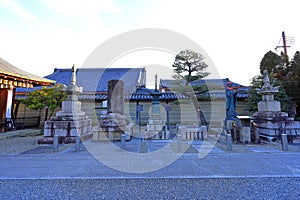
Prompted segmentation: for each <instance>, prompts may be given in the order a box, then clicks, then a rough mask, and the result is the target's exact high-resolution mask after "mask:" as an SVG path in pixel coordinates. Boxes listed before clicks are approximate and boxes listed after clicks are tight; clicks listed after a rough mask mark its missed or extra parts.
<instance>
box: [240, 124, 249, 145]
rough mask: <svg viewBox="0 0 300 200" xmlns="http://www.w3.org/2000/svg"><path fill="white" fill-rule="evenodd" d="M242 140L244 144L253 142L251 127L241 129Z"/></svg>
mask: <svg viewBox="0 0 300 200" xmlns="http://www.w3.org/2000/svg"><path fill="white" fill-rule="evenodd" d="M240 142H241V143H243V144H250V143H251V135H250V127H242V129H240Z"/></svg>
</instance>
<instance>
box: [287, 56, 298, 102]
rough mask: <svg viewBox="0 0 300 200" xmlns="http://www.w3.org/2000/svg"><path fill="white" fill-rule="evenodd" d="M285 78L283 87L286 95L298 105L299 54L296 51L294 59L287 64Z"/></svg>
mask: <svg viewBox="0 0 300 200" xmlns="http://www.w3.org/2000/svg"><path fill="white" fill-rule="evenodd" d="M286 74H287V75H286V77H285V78H284V79H283V85H284V87H285V88H286V91H287V93H288V95H289V96H290V97H291V98H292V99H293V100H294V101H296V102H298V103H300V95H299V94H300V53H299V51H297V52H296V53H295V55H294V58H293V59H292V60H291V61H290V62H289V65H288V67H287V69H286Z"/></svg>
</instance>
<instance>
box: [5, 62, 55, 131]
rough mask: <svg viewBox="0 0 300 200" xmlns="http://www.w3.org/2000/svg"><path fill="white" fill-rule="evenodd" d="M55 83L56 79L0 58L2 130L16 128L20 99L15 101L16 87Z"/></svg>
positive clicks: (25, 87) (26, 87)
mask: <svg viewBox="0 0 300 200" xmlns="http://www.w3.org/2000/svg"><path fill="white" fill-rule="evenodd" d="M54 83H55V81H52V80H50V79H47V78H42V77H39V76H36V75H33V74H30V73H28V72H25V71H23V70H21V69H19V68H17V67H15V66H13V65H12V64H10V63H8V62H7V61H5V60H3V59H2V58H0V102H1V103H0V123H1V126H0V131H1V132H5V131H7V130H10V129H14V128H15V124H14V119H15V118H16V115H17V110H18V106H19V104H18V101H14V99H15V92H16V88H23V89H25V90H26V89H28V88H33V87H36V86H50V85H52V84H54Z"/></svg>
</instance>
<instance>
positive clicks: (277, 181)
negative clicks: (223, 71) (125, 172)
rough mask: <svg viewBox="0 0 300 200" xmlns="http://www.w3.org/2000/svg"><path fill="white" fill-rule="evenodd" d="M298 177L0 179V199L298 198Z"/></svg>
mask: <svg viewBox="0 0 300 200" xmlns="http://www.w3.org/2000/svg"><path fill="white" fill-rule="evenodd" d="M299 188H300V178H226V179H224V178H208V179H205V178H204V179H198V178H197V179H185V178H182V179H92V180H91V179H52V180H1V181H0V194H1V199H3V200H4V199H5V200H8V199H291V200H293V199H295V200H296V199H299V198H300V190H299Z"/></svg>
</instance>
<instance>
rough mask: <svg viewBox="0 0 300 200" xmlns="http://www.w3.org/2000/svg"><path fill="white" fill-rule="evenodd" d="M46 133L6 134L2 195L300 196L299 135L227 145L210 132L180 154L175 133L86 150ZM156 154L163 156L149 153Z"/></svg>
mask: <svg viewBox="0 0 300 200" xmlns="http://www.w3.org/2000/svg"><path fill="white" fill-rule="evenodd" d="M41 137H42V136H39V135H38V136H35V132H34V131H32V130H27V131H26V132H25V131H19V132H10V135H9V134H7V135H6V136H5V138H4V136H3V137H2V138H1V140H0V154H1V155H0V157H1V158H0V179H1V180H0V193H1V196H2V197H5V199H16V198H17V199H20V198H21V199H27V198H30V199H32V198H33V194H34V197H35V198H34V199H53V198H54V197H55V199H57V198H58V197H59V199H117V198H122V199H133V198H134V199H145V198H147V199H149V198H150V199H166V198H176V199H191V198H192V199H224V198H226V199H229V198H230V199H299V196H300V190H299V188H300V162H299V160H300V144H299V143H298V141H295V143H294V144H289V150H288V151H283V150H282V149H281V146H280V143H279V142H278V143H276V142H274V143H272V144H259V145H255V144H240V143H239V144H233V148H232V150H231V151H228V150H227V148H226V144H224V143H222V142H220V141H217V138H214V137H213V136H209V137H208V139H206V140H203V141H202V140H194V141H186V142H183V143H182V148H184V147H185V146H187V148H185V151H181V152H179V151H177V150H176V142H174V141H173V140H172V139H170V140H145V141H142V142H144V143H145V144H146V148H147V152H146V153H141V152H140V148H141V144H142V142H141V140H140V138H132V139H131V140H130V141H127V142H126V143H125V145H124V144H123V143H122V142H121V141H114V142H110V141H106V142H94V141H93V140H92V138H89V139H87V140H85V141H84V142H83V143H81V146H80V151H76V148H75V144H61V145H59V148H58V152H54V151H53V145H37V141H38V139H40V138H41ZM97 148H98V149H97ZM162 149H163V150H162ZM108 152H109V153H108ZM156 153H158V155H159V156H156V157H155V156H154V157H151V155H155V154H156ZM127 154H128V155H127ZM101 156H102V157H101ZM114 156H119V157H118V158H117V159H116V158H115V157H114ZM134 156H138V159H137V157H134ZM173 158H174V160H172V159H173ZM169 159H171V160H169ZM149 166H150V168H149ZM151 166H152V168H151Z"/></svg>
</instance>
